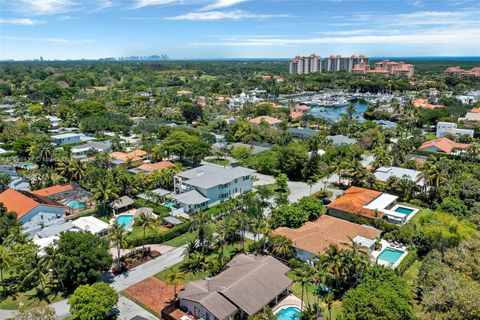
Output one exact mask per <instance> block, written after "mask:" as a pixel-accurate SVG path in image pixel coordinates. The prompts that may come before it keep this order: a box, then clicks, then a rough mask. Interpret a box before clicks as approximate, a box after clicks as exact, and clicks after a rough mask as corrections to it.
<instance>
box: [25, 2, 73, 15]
mask: <svg viewBox="0 0 480 320" xmlns="http://www.w3.org/2000/svg"><path fill="white" fill-rule="evenodd" d="M17 5H18V6H19V8H20V11H24V12H30V13H32V14H36V15H44V14H57V13H62V12H66V11H68V10H69V9H71V8H72V7H73V6H74V5H75V2H73V1H71V0H20V1H19V2H18V4H17Z"/></svg>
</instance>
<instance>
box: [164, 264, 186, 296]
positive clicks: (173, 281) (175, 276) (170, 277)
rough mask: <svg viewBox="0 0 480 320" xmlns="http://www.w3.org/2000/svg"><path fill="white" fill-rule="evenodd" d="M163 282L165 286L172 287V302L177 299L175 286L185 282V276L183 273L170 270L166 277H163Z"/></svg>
mask: <svg viewBox="0 0 480 320" xmlns="http://www.w3.org/2000/svg"><path fill="white" fill-rule="evenodd" d="M165 281H166V282H167V284H169V285H172V286H173V296H174V300H176V299H177V286H178V285H179V284H181V283H183V282H184V281H185V274H184V273H183V272H179V271H178V270H175V269H173V268H172V269H170V270H169V272H168V273H167V275H166V276H165Z"/></svg>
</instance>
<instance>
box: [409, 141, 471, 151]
mask: <svg viewBox="0 0 480 320" xmlns="http://www.w3.org/2000/svg"><path fill="white" fill-rule="evenodd" d="M469 147H470V144H467V143H458V142H455V141H452V140H450V139H448V138H446V137H443V138H438V139H435V140H430V141H427V142H424V143H423V144H422V145H421V146H420V147H419V148H418V149H419V150H423V151H429V152H441V153H448V154H451V153H453V154H459V153H461V151H462V150H464V149H468V148H469Z"/></svg>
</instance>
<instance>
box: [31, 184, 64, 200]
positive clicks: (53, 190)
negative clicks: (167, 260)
mask: <svg viewBox="0 0 480 320" xmlns="http://www.w3.org/2000/svg"><path fill="white" fill-rule="evenodd" d="M72 189H73V187H72V185H70V184H66V185H63V186H62V185H59V184H57V185H55V186H51V187H48V188H43V189H38V190H35V191H30V193H32V194H34V195H37V196H40V197H49V196H51V195H54V194H57V193H60V192H64V191H68V190H72Z"/></svg>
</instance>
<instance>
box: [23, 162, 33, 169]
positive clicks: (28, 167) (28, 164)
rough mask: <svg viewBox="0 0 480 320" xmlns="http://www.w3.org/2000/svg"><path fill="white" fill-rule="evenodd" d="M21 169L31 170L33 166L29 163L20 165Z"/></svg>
mask: <svg viewBox="0 0 480 320" xmlns="http://www.w3.org/2000/svg"><path fill="white" fill-rule="evenodd" d="M22 168H24V169H33V164H31V163H25V164H22Z"/></svg>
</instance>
